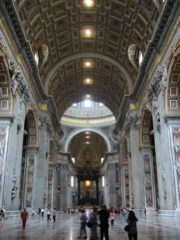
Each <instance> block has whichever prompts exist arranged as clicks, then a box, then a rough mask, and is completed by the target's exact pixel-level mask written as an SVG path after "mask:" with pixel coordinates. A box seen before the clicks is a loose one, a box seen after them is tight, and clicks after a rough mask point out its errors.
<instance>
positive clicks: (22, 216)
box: [21, 208, 28, 230]
mask: <svg viewBox="0 0 180 240" xmlns="http://www.w3.org/2000/svg"><path fill="white" fill-rule="evenodd" d="M27 219H28V212H27V211H26V208H24V210H22V212H21V220H22V229H23V230H24V229H25V228H26V221H27Z"/></svg>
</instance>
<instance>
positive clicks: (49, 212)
mask: <svg viewBox="0 0 180 240" xmlns="http://www.w3.org/2000/svg"><path fill="white" fill-rule="evenodd" d="M47 221H48V222H50V221H51V211H50V209H48V210H47Z"/></svg>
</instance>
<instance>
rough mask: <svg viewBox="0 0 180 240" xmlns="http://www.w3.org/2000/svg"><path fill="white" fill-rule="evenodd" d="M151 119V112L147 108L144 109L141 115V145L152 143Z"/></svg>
mask: <svg viewBox="0 0 180 240" xmlns="http://www.w3.org/2000/svg"><path fill="white" fill-rule="evenodd" d="M152 131H153V121H152V115H151V112H150V111H149V110H148V109H144V112H143V117H142V127H141V140H140V142H141V143H142V144H143V145H154V137H153V132H152Z"/></svg>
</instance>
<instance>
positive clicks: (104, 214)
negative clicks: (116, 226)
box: [98, 205, 109, 240]
mask: <svg viewBox="0 0 180 240" xmlns="http://www.w3.org/2000/svg"><path fill="white" fill-rule="evenodd" d="M98 213H99V220H100V240H103V237H104V236H105V239H106V240H109V233H108V232H109V223H108V221H109V211H108V210H107V208H106V205H102V207H101V209H100V211H99V212H98Z"/></svg>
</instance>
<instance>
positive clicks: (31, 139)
mask: <svg viewBox="0 0 180 240" xmlns="http://www.w3.org/2000/svg"><path fill="white" fill-rule="evenodd" d="M37 142H38V138H37V125H36V119H35V116H34V112H33V111H32V110H29V111H28V113H27V114H26V118H25V125H24V146H35V145H37Z"/></svg>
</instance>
